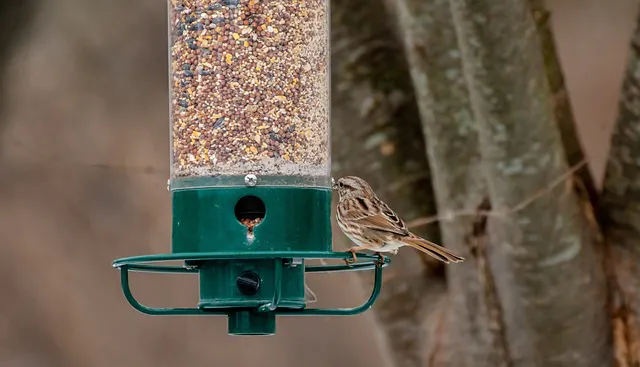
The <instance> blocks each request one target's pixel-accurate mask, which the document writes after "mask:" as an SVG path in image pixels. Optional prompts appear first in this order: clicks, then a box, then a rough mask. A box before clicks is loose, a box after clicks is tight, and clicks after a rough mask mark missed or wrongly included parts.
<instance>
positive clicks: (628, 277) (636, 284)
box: [601, 14, 640, 367]
mask: <svg viewBox="0 0 640 367" xmlns="http://www.w3.org/2000/svg"><path fill="white" fill-rule="evenodd" d="M601 199H602V216H603V227H604V231H605V238H606V241H607V245H608V249H609V251H610V253H609V255H610V262H611V264H610V267H611V268H612V269H614V271H615V277H616V281H617V284H616V286H617V287H616V289H615V291H617V293H616V294H615V297H614V304H613V306H614V317H615V319H614V320H615V324H614V335H615V337H616V341H623V342H624V344H622V343H621V344H622V345H620V344H618V345H616V347H617V348H616V359H617V361H618V365H619V366H621V367H622V366H624V367H626V366H638V365H640V319H639V317H640V293H639V290H640V14H639V16H638V24H637V26H636V30H635V33H634V35H633V38H632V40H631V47H630V52H629V61H628V65H627V71H626V76H625V79H624V83H623V86H622V94H621V99H620V105H619V112H618V120H617V124H616V127H615V130H614V132H613V137H612V140H611V152H610V153H609V159H608V162H607V168H606V173H605V179H604V185H603V192H602V198H601Z"/></svg>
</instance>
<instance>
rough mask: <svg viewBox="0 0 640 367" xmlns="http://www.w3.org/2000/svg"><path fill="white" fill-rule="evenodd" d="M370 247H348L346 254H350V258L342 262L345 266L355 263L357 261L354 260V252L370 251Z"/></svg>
mask: <svg viewBox="0 0 640 367" xmlns="http://www.w3.org/2000/svg"><path fill="white" fill-rule="evenodd" d="M371 247H372V246H371V245H369V244H366V245H362V246H352V247H350V248H349V249H348V250H347V252H351V258H350V259H349V258H347V259H344V262H345V263H347V265H351V264H353V263H355V262H356V261H357V258H356V251H362V250H369V249H371Z"/></svg>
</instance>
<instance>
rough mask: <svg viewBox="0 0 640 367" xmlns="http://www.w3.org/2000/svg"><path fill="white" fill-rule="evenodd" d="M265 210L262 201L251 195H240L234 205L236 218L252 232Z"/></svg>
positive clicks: (262, 217)
mask: <svg viewBox="0 0 640 367" xmlns="http://www.w3.org/2000/svg"><path fill="white" fill-rule="evenodd" d="M266 211H267V210H266V208H265V206H264V202H263V201H262V200H260V198H259V197H257V196H253V195H249V196H244V197H242V198H241V199H240V200H238V202H237V203H236V207H235V214H236V219H238V221H239V222H240V223H242V224H243V225H244V226H245V227H247V228H248V229H249V232H252V231H253V228H254V227H255V226H257V225H258V224H260V222H262V220H263V219H264V216H265V214H266Z"/></svg>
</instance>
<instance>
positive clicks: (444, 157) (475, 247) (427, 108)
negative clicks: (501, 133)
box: [387, 0, 509, 367]
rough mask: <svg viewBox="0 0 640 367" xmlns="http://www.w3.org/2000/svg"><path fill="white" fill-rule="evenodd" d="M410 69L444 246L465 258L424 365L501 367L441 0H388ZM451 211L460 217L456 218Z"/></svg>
mask: <svg viewBox="0 0 640 367" xmlns="http://www.w3.org/2000/svg"><path fill="white" fill-rule="evenodd" d="M387 5H388V7H389V9H391V12H392V13H393V14H394V15H395V19H396V26H397V29H398V32H399V34H400V36H401V37H402V40H403V44H404V49H405V53H406V56H407V60H408V62H409V65H410V71H411V77H412V80H413V87H414V90H415V93H416V96H417V100H418V106H419V109H420V116H421V121H422V128H423V133H424V137H425V140H426V143H427V148H428V149H427V152H428V154H427V156H428V158H429V163H430V168H431V172H432V182H433V185H434V191H435V194H436V202H437V206H438V213H439V216H440V217H445V218H446V217H448V216H449V215H450V216H451V217H450V219H444V220H442V221H440V228H441V231H442V239H443V243H444V245H446V246H447V247H450V248H451V249H452V250H454V251H455V252H456V253H459V254H460V255H462V256H463V257H465V259H466V260H465V262H464V263H463V264H459V265H450V266H447V267H446V269H447V281H448V287H447V288H448V290H449V300H450V307H449V309H448V312H447V324H446V335H447V337H446V338H445V342H446V347H445V348H441V349H440V353H439V354H437V355H434V356H433V358H432V359H430V361H433V362H434V363H433V364H429V366H437V365H442V366H460V367H463V366H470V367H471V366H473V367H482V366H487V367H494V366H506V365H508V364H507V363H506V362H507V361H508V359H509V358H508V355H507V352H508V351H507V350H506V345H505V340H504V334H503V328H502V320H501V312H500V309H499V305H498V304H497V302H496V300H497V299H496V296H497V295H496V293H495V286H494V282H493V274H492V273H491V270H490V269H489V267H488V266H487V258H486V247H487V245H488V243H487V241H488V238H486V235H485V229H484V225H485V224H486V220H484V219H483V218H476V217H474V216H473V215H470V214H472V213H473V212H474V211H477V210H478V209H479V208H481V207H482V206H483V203H484V202H485V201H486V197H487V188H486V184H485V179H484V176H483V173H482V167H481V156H480V152H479V146H478V134H477V125H476V121H475V119H474V117H473V113H472V111H471V106H470V103H469V96H468V91H467V85H466V81H465V79H464V75H463V72H462V63H461V58H460V50H459V47H458V42H457V39H456V34H455V28H454V25H453V19H452V17H451V10H450V7H449V3H448V1H447V0H387ZM456 213H465V215H457V214H456Z"/></svg>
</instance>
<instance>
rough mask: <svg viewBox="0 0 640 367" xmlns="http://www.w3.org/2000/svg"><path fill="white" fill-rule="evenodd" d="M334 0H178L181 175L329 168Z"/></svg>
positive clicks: (177, 157) (175, 41) (173, 75)
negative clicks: (330, 7)
mask: <svg viewBox="0 0 640 367" xmlns="http://www.w3.org/2000/svg"><path fill="white" fill-rule="evenodd" d="M328 1H329V0H170V6H169V14H170V16H169V19H170V27H169V31H170V39H171V45H170V84H171V85H170V89H171V91H170V94H171V126H172V140H173V142H172V150H173V151H172V153H173V157H172V164H173V167H172V171H173V176H174V177H184V176H215V175H244V174H246V173H255V174H268V175H302V176H326V175H329V171H330V166H329V131H328V128H329V103H330V100H329V97H330V96H329V74H328V71H329V64H328V62H329V40H328V14H327V10H328V7H327V2H328Z"/></svg>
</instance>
